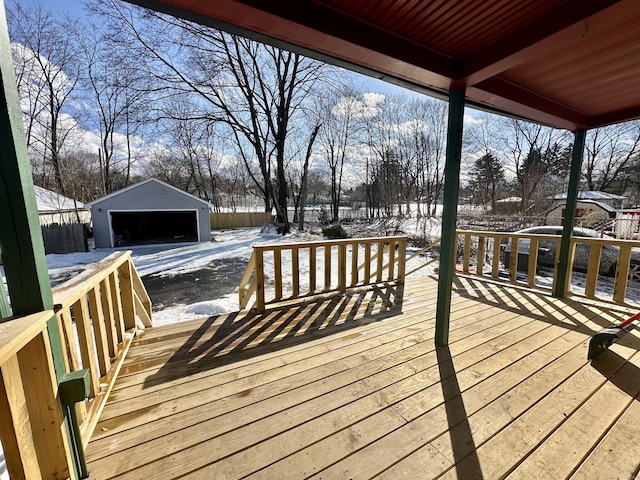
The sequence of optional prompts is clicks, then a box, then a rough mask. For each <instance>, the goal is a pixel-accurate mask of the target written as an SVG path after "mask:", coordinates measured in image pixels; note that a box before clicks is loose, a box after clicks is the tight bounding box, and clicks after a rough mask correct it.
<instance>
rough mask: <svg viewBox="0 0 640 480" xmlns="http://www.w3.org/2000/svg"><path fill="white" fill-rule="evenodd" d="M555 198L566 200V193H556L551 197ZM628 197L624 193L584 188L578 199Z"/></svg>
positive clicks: (618, 198)
mask: <svg viewBox="0 0 640 480" xmlns="http://www.w3.org/2000/svg"><path fill="white" fill-rule="evenodd" d="M551 198H552V199H553V200H566V199H567V194H566V193H559V194H558V195H554V196H553V197H551ZM626 198H627V197H624V196H622V195H615V194H613V193H607V192H600V191H598V190H584V191H581V192H578V200H595V201H598V200H624V199H626Z"/></svg>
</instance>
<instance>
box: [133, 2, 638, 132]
mask: <svg viewBox="0 0 640 480" xmlns="http://www.w3.org/2000/svg"><path fill="white" fill-rule="evenodd" d="M132 2H133V3H137V4H140V5H143V6H147V7H150V8H153V9H155V10H159V11H164V12H167V13H170V14H172V15H175V16H180V17H183V18H187V19H190V20H194V21H197V22H200V23H204V24H208V25H211V26H214V27H216V28H220V29H223V30H227V31H230V32H231V33H237V34H241V35H245V36H249V37H251V38H254V39H256V40H259V41H263V42H265V43H270V44H274V45H277V46H282V47H284V48H290V49H294V50H297V51H300V52H301V53H304V54H306V55H308V56H312V57H315V58H319V59H321V60H324V61H328V62H331V63H334V64H338V65H341V66H344V67H346V68H350V69H352V70H355V71H358V72H361V73H365V74H368V75H371V76H374V77H377V78H381V79H384V80H387V81H390V82H393V83H396V84H399V85H402V86H405V87H408V88H412V89H415V90H418V91H421V90H422V91H425V92H427V93H431V94H436V95H446V94H447V93H448V91H449V90H450V89H452V88H458V87H460V86H466V87H467V93H466V95H467V100H468V102H469V103H470V104H471V105H474V106H478V107H482V108H487V109H491V110H495V111H498V112H502V113H505V114H509V115H515V116H519V117H523V118H527V119H531V120H533V121H537V122H540V123H544V124H547V125H551V126H554V127H558V128H566V129H570V130H575V129H582V128H591V127H598V126H603V125H608V124H612V123H617V122H623V121H627V120H632V119H636V118H640V88H638V79H639V78H640V27H638V25H640V2H639V1H638V0H560V1H559V0H518V1H513V0H491V1H487V0H431V1H424V0H395V1H390V0H290V1H267V0H208V1H201V0H132Z"/></svg>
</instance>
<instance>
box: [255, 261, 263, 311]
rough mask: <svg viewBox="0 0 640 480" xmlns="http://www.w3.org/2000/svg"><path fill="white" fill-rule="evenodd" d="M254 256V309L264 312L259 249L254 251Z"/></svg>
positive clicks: (261, 265) (261, 266)
mask: <svg viewBox="0 0 640 480" xmlns="http://www.w3.org/2000/svg"><path fill="white" fill-rule="evenodd" d="M255 254H256V308H257V309H258V310H259V311H261V312H262V311H264V258H263V252H262V250H261V249H256V250H255Z"/></svg>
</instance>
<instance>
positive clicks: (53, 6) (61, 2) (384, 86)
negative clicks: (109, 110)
mask: <svg viewBox="0 0 640 480" xmlns="http://www.w3.org/2000/svg"><path fill="white" fill-rule="evenodd" d="M11 1H16V0H11ZM18 1H20V2H25V3H26V2H31V3H34V4H40V5H42V6H43V7H45V8H48V9H50V10H52V11H54V12H60V13H68V14H70V15H72V16H78V17H82V16H84V15H85V9H84V6H83V3H82V1H81V0H18ZM354 75H356V76H357V77H358V79H359V81H361V82H362V84H363V86H364V87H365V88H366V89H368V90H369V91H371V92H376V93H382V94H385V95H395V94H399V93H404V94H406V95H416V96H418V95H420V94H419V93H416V92H413V91H411V90H408V89H405V88H402V87H398V86H396V85H393V84H391V83H388V82H384V81H382V80H378V79H375V78H372V77H368V76H366V75H360V74H354Z"/></svg>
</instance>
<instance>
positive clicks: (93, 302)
mask: <svg viewBox="0 0 640 480" xmlns="http://www.w3.org/2000/svg"><path fill="white" fill-rule="evenodd" d="M97 288H98V286H97V285H96V286H95V287H94V288H92V289H91V290H89V292H88V294H87V295H88V297H89V312H90V315H91V323H92V325H93V335H94V338H95V345H96V353H97V355H98V366H99V367H100V376H101V377H103V376H105V375H106V374H107V371H108V370H109V368H111V359H110V358H109V347H108V345H107V332H106V330H105V328H104V315H103V313H102V305H101V304H100V297H99V295H98V291H97Z"/></svg>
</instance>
